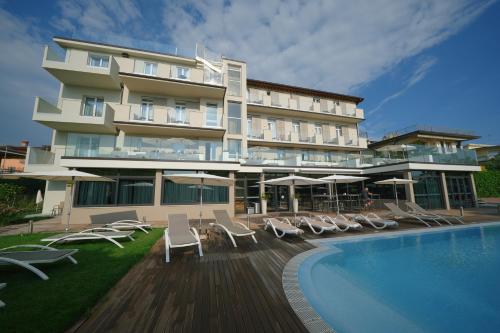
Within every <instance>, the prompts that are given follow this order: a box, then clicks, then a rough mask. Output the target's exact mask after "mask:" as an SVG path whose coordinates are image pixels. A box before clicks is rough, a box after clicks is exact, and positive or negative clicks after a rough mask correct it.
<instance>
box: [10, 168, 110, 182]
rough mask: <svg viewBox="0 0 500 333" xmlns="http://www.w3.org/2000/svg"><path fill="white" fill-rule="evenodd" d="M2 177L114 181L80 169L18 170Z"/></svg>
mask: <svg viewBox="0 0 500 333" xmlns="http://www.w3.org/2000/svg"><path fill="white" fill-rule="evenodd" d="M0 178H5V179H19V178H30V179H39V180H52V181H67V182H68V181H92V182H112V181H113V180H112V179H109V178H106V177H102V176H98V175H94V174H91V173H87V172H82V171H78V170H54V171H35V172H17V173H10V174H6V175H2V176H1V177H0Z"/></svg>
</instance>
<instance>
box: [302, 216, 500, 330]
mask: <svg viewBox="0 0 500 333" xmlns="http://www.w3.org/2000/svg"><path fill="white" fill-rule="evenodd" d="M321 245H322V246H323V247H326V250H324V249H323V250H321V251H313V252H315V253H314V254H312V255H310V256H307V257H306V258H305V260H303V261H302V262H301V263H300V265H299V266H298V271H297V276H298V285H299V287H300V289H301V291H302V293H303V296H304V297H305V299H306V300H307V302H308V303H309V304H310V306H311V307H312V308H313V309H314V310H315V311H316V312H317V314H318V315H319V316H320V317H321V319H322V320H324V321H325V322H326V323H327V324H328V325H329V326H330V327H332V328H333V329H334V330H335V331H336V332H338V333H349V332H384V333H385V332H387V333H388V332H398V333H399V332H406V333H410V332H500V223H489V224H481V225H476V226H465V227H451V228H446V229H443V230H440V229H437V230H432V231H431V232H418V233H415V232H411V233H406V234H405V233H403V234H394V233H393V234H386V235H383V236H369V237H357V238H350V239H335V240H329V241H325V240H322V241H321ZM292 306H293V304H292Z"/></svg>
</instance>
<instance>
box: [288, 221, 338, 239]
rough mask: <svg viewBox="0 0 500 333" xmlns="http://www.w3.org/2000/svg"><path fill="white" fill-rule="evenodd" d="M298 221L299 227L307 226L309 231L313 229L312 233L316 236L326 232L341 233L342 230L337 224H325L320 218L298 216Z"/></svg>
mask: <svg viewBox="0 0 500 333" xmlns="http://www.w3.org/2000/svg"><path fill="white" fill-rule="evenodd" d="M296 221H297V227H301V226H303V225H305V226H307V227H309V229H311V231H312V232H313V233H315V234H316V235H321V234H322V233H323V232H325V231H331V232H337V231H340V229H339V228H338V227H337V226H336V225H335V224H332V223H328V222H325V221H323V220H322V219H320V218H319V217H307V216H297V217H296Z"/></svg>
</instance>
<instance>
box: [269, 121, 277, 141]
mask: <svg viewBox="0 0 500 333" xmlns="http://www.w3.org/2000/svg"><path fill="white" fill-rule="evenodd" d="M267 128H268V129H269V130H270V131H271V138H272V139H273V140H276V137H277V133H276V120H274V119H268V120H267Z"/></svg>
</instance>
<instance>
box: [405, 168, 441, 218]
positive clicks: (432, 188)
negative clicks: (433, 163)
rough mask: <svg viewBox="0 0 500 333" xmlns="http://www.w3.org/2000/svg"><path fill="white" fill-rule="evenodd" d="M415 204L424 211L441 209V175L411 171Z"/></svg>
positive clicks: (432, 172) (434, 172) (431, 172)
mask: <svg viewBox="0 0 500 333" xmlns="http://www.w3.org/2000/svg"><path fill="white" fill-rule="evenodd" d="M411 174H412V179H413V180H415V181H416V183H414V184H413V192H414V194H415V202H416V203H417V204H418V205H420V206H422V207H423V208H425V209H441V208H444V204H443V190H442V186H441V175H440V174H439V172H437V171H412V173H411Z"/></svg>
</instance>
